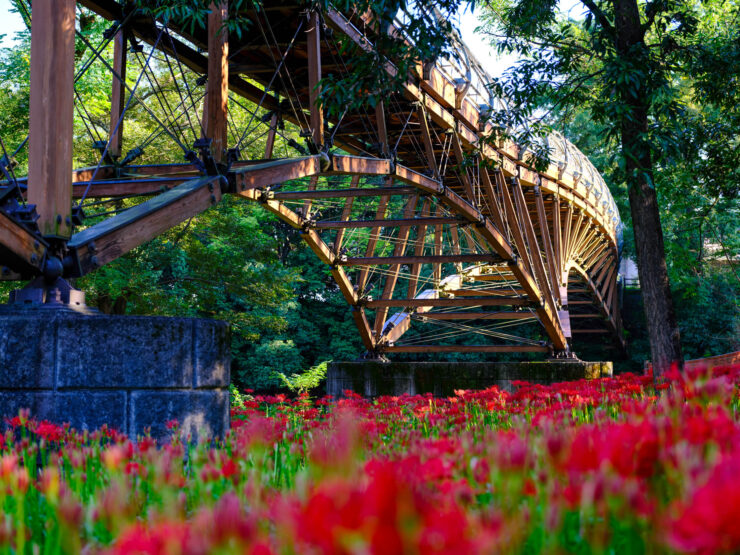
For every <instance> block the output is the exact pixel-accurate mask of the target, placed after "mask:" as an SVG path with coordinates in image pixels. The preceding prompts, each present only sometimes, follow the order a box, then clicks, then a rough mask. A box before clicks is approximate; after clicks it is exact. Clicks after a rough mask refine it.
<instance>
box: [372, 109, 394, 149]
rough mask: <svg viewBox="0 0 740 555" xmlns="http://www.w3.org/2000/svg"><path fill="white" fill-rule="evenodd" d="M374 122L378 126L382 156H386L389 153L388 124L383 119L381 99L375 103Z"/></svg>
mask: <svg viewBox="0 0 740 555" xmlns="http://www.w3.org/2000/svg"><path fill="white" fill-rule="evenodd" d="M375 122H376V124H377V126H378V137H380V152H381V154H382V155H383V157H384V158H388V157H389V156H390V155H391V150H390V146H389V145H388V126H387V124H386V120H385V102H383V101H382V100H380V101H379V102H378V103H377V104H376V105H375Z"/></svg>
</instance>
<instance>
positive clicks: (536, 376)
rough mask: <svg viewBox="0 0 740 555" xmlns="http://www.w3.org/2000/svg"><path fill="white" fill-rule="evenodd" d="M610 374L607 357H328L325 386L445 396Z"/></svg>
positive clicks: (373, 393)
mask: <svg viewBox="0 0 740 555" xmlns="http://www.w3.org/2000/svg"><path fill="white" fill-rule="evenodd" d="M611 375H612V363H611V362H584V361H560V360H556V361H536V362H379V361H378V362H376V361H358V362H334V363H332V364H331V365H330V366H329V369H328V371H327V382H326V392H327V394H329V395H333V396H335V397H341V396H342V395H343V392H344V391H345V390H351V391H354V392H355V393H359V394H360V395H364V396H366V397H377V396H380V395H403V394H409V395H415V394H417V393H432V394H434V395H436V396H443V397H447V396H451V395H454V394H455V390H456V389H484V388H486V387H490V386H492V385H496V386H498V387H499V388H501V389H506V390H509V391H510V390H511V388H512V385H511V383H512V381H515V380H519V381H527V382H531V383H540V384H551V383H555V382H565V381H571V380H579V379H584V378H585V379H593V378H600V377H606V376H611Z"/></svg>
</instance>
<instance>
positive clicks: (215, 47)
mask: <svg viewBox="0 0 740 555" xmlns="http://www.w3.org/2000/svg"><path fill="white" fill-rule="evenodd" d="M227 13H228V4H227V3H226V2H214V3H213V4H211V13H210V14H208V84H207V86H206V98H205V104H204V106H203V132H204V133H205V135H206V137H208V138H210V139H211V140H212V141H213V142H212V143H211V154H212V155H213V159H214V160H216V162H220V161H221V160H222V159H223V155H224V152H225V151H226V143H227V138H226V132H227V125H228V123H227V117H228V106H229V40H228V36H227V33H226V29H225V28H224V27H223V25H224V22H225V21H226V16H227Z"/></svg>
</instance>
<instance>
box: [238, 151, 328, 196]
mask: <svg viewBox="0 0 740 555" xmlns="http://www.w3.org/2000/svg"><path fill="white" fill-rule="evenodd" d="M320 171H321V162H320V160H319V157H318V156H306V157H305V158H288V159H285V160H273V161H271V162H264V163H261V164H255V165H253V166H247V167H246V168H241V169H239V170H236V171H235V172H234V177H235V178H236V188H237V191H238V192H239V194H241V193H242V192H244V191H246V190H248V189H256V188H260V187H266V186H268V185H274V184H275V183H282V182H283V181H290V180H291V179H298V178H300V177H310V176H313V175H316V174H318V173H319V172H320Z"/></svg>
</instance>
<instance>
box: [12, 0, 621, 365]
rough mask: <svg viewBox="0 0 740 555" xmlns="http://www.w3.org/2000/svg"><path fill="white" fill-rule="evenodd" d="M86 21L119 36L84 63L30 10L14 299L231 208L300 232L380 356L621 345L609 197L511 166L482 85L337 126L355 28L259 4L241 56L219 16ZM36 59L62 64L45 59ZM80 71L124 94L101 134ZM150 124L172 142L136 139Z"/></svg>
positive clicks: (418, 97)
mask: <svg viewBox="0 0 740 555" xmlns="http://www.w3.org/2000/svg"><path fill="white" fill-rule="evenodd" d="M59 4H60V5H62V4H64V5H65V6H67V7H69V6H71V9H72V11H73V10H74V4H75V3H74V2H70V0H63V1H61V2H59ZM79 5H80V6H81V7H84V9H86V10H90V11H91V12H93V13H95V14H97V16H99V17H102V18H105V19H107V20H109V21H111V22H115V23H113V25H112V27H111V28H110V30H109V32H107V33H106V34H105V36H104V37H97V41H98V43H96V42H95V40H96V39H95V38H85V40H84V42H85V43H86V45H87V48H86V50H85V53H84V55H83V56H82V57H81V58H80V57H79V56H78V59H77V60H76V62H75V57H74V49H70V48H65V45H67V46H68V44H69V42H70V40H71V39H70V36H71V37H72V39H73V38H74V25H72V26H71V27H70V26H69V25H67V26H66V27H65V26H64V25H62V22H61V18H62V15H63V14H64V13H65V11H64V8H60V10H59V11H56V12H52V11H45V8H44V6H43V5H42V3H41V2H38V3H36V4H35V5H34V9H33V18H32V21H33V28H34V33H33V34H32V43H33V48H35V49H36V50H32V61H31V64H32V69H31V83H32V84H31V87H32V90H31V128H30V140H29V158H30V165H29V167H30V168H31V169H30V171H29V175H28V177H27V178H26V177H20V176H16V175H15V174H14V173H13V172H12V167H11V165H10V164H5V169H4V171H5V173H6V179H5V181H4V182H0V185H2V186H3V191H4V192H3V194H2V195H0V199H2V200H0V203H2V204H0V206H1V207H0V250H2V253H0V254H2V260H3V266H4V267H3V273H2V275H3V279H26V278H32V277H36V276H40V275H44V276H45V277H46V280H47V282H51V281H53V279H56V278H57V277H58V274H62V275H63V277H78V276H82V275H84V274H86V273H88V272H91V271H94V270H95V269H96V268H99V267H100V266H102V265H104V264H107V263H109V262H111V261H113V260H115V259H116V258H117V257H119V256H121V255H122V254H125V253H126V252H128V251H130V250H131V249H133V248H135V247H137V246H139V245H141V244H142V243H143V242H145V241H147V240H149V239H151V238H153V237H155V236H156V235H157V234H159V233H162V232H163V231H165V230H166V229H168V228H170V227H172V226H174V225H176V224H178V223H180V222H182V221H184V220H186V219H188V218H190V217H192V216H194V215H197V214H198V213H200V212H202V211H204V210H206V209H207V208H209V207H210V206H212V205H214V204H216V203H218V202H219V201H220V200H221V199H222V198H223V196H224V195H227V194H230V195H236V196H239V197H241V198H243V199H245V200H251V201H254V202H259V203H261V204H262V205H263V206H264V207H265V208H266V209H267V210H269V211H270V212H272V213H274V214H275V215H276V216H278V217H279V218H281V219H282V220H283V221H285V222H287V223H288V224H290V225H291V226H293V227H294V228H296V229H298V230H300V233H301V236H302V237H303V239H304V240H305V241H306V242H307V244H308V245H309V246H310V247H311V249H312V250H313V251H314V252H315V253H316V255H317V256H318V257H319V258H320V259H321V260H322V261H323V262H325V263H326V264H327V265H328V266H329V267H330V269H331V273H332V276H333V277H334V279H335V281H336V283H337V287H338V288H339V289H340V290H341V292H342V294H343V295H344V297H345V299H346V300H347V302H348V303H349V304H350V305H351V306H352V308H353V315H354V319H355V322H356V324H357V328H358V331H359V333H360V336H361V338H362V341H363V344H364V345H365V347H366V349H367V350H368V352H370V353H373V354H382V353H434V352H454V353H465V352H542V353H548V352H549V353H554V354H567V353H569V352H570V350H571V344H572V339H573V338H574V337H575V339H576V341H578V340H579V339H580V337H581V336H584V337H591V336H593V335H596V334H603V335H604V336H606V337H610V338H611V340H613V341H615V342H616V343H617V344H618V345H622V339H621V331H620V330H621V323H620V318H619V310H618V290H617V265H618V247H617V229H616V226H617V222H618V220H617V218H618V215H617V216H616V217H615V214H614V212H615V211H614V207H613V202H612V201H611V197H608V191H606V190H605V187H604V186H603V180H600V177H598V174H597V173H596V172H595V170H593V167H592V166H590V164H589V163H588V161H587V160H586V159H585V157H583V156H582V155H580V153H578V152H577V150H575V148H574V147H573V146H572V145H570V144H569V143H567V142H564V141H561V143H557V144H555V152H554V162H553V164H552V165H551V166H550V168H549V169H548V170H547V171H545V172H540V173H538V172H536V171H534V170H533V169H532V168H531V167H529V166H528V165H527V163H526V161H525V160H526V158H527V157H526V153H524V152H521V151H520V149H519V148H517V147H516V145H512V144H497V145H493V144H490V143H489V142H484V141H483V140H482V139H484V138H485V137H487V136H489V135H490V134H491V132H492V128H491V126H490V125H489V124H487V123H486V122H485V121H484V120H483V118H482V116H481V113H483V112H485V111H490V110H491V109H495V108H496V107H495V106H493V101H492V100H491V99H490V98H489V97H488V96H487V93H484V92H483V91H482V90H481V87H480V86H477V87H476V83H475V82H474V81H475V79H474V78H473V77H474V76H473V74H472V73H471V71H470V67H468V71H467V73H465V72H463V73H464V75H463V77H464V78H462V79H461V78H460V77H459V75H458V74H457V73H456V71H458V70H456V69H455V67H454V64H452V63H451V62H450V63H448V64H445V62H439V63H438V64H437V65H435V66H433V67H428V66H427V67H422V66H421V65H420V67H419V71H418V73H417V74H415V75H410V76H409V79H408V82H407V83H406V85H405V87H404V88H403V90H402V91H399V92H398V93H396V94H393V95H390V96H389V97H387V98H383V99H378V101H377V103H376V105H375V107H374V108H371V107H369V106H365V107H363V108H362V109H357V110H354V111H352V110H349V109H347V110H345V111H344V112H343V113H341V114H339V115H337V116H332V115H331V114H328V113H324V110H323V108H322V107H321V102H320V100H321V99H320V95H319V87H318V84H319V82H320V80H321V78H322V76H325V75H327V74H328V73H333V74H343V73H348V72H351V71H352V68H351V67H350V66H351V60H350V58H349V57H348V54H347V52H346V50H345V49H342V46H341V45H342V44H346V43H348V42H349V43H350V44H355V45H356V47H357V48H362V49H365V50H367V49H372V47H373V46H372V45H373V41H374V38H375V37H376V34H375V31H374V29H375V28H376V26H375V25H373V24H372V21H371V20H368V19H363V17H361V16H360V15H358V14H342V13H339V12H338V11H335V10H333V9H327V10H326V11H321V12H319V11H308V12H306V11H305V7H302V6H298V5H291V4H290V3H277V2H269V1H265V2H264V7H263V9H261V10H260V11H259V12H251V13H250V12H244V13H243V14H242V16H243V17H247V18H249V19H251V20H252V21H253V24H254V28H253V29H252V31H250V32H249V33H244V34H242V36H241V37H236V36H233V35H234V34H233V33H232V36H230V37H228V39H227V38H226V37H225V34H224V32H223V29H222V22H223V19H222V18H223V16H224V14H225V13H226V12H225V10H214V11H213V13H212V14H211V15H210V16H209V24H208V29H207V30H206V29H204V30H199V29H195V30H194V31H193V32H186V31H185V30H183V29H180V28H178V27H177V26H176V25H171V24H170V25H169V26H165V25H164V24H162V22H158V21H155V20H153V19H152V18H151V17H150V16H146V15H142V14H141V12H127V11H125V9H124V7H122V6H121V5H120V4H118V3H117V2H114V1H112V0H84V1H82V2H79ZM37 6H38V7H37ZM51 29H55V30H57V31H59V32H54V33H51V32H50V30H51ZM60 29H61V31H60ZM390 32H393V29H392V28H391V30H390ZM70 34H71V35H70ZM78 35H79V32H78ZM80 36H82V35H80ZM79 40H81V39H80V38H79V36H78V41H79ZM65 41H66V42H65ZM72 42H73V41H72ZM43 50H48V51H50V52H55V55H54V56H49V59H46V60H43V61H41V60H40V59H39V57H38V56H36V57H34V56H33V53H34V52H37V51H43ZM65 52H66V54H65ZM72 65H75V75H76V80H77V82H82V80H84V76H85V74H86V72H87V71H89V68H91V67H95V68H98V69H101V70H103V71H107V72H109V73H110V74H111V88H112V89H111V90H112V93H111V108H110V114H109V117H108V118H107V121H109V122H110V124H109V125H108V126H105V125H101V124H100V123H96V121H94V120H95V118H93V117H91V116H90V114H89V113H87V109H86V107H85V105H84V102H83V101H82V99H81V98H80V95H79V93H78V92H76V90H75V89H74V88H73V86H72V83H71V80H69V79H68V81H70V82H65V81H63V80H61V78H60V77H59V76H60V74H64V73H65V69H69V68H70V67H71V66H72ZM86 65H87V67H86ZM378 71H385V72H388V73H389V74H393V72H394V71H395V67H394V66H393V64H392V63H388V64H387V65H386V67H385V68H378ZM68 73H69V72H68ZM132 75H134V78H133V79H132V77H131V76H132ZM34 76H36V78H34ZM158 76H159V78H160V79H159V80H158V79H157V77H158ZM163 76H166V77H167V78H168V81H167V83H160V81H161V80H162V79H163ZM67 77H68V76H67ZM479 78H480V76H479ZM55 79H56V80H55ZM479 80H480V79H479ZM60 87H61V88H60ZM173 90H176V91H177V94H176V95H175V94H174V93H173ZM59 91H61V92H59ZM50 98H52V100H51V101H50V100H49V99H50ZM75 98H77V99H78V100H75ZM173 98H174V101H173ZM132 100H133V101H135V102H132ZM44 102H46V103H48V102H52V104H53V105H54V110H51V111H50V110H49V109H48V106H46V105H44ZM42 106H44V107H42ZM72 110H75V113H74V116H73V113H72ZM65 111H66V112H69V114H68V116H69V117H68V118H66V119H65V118H64V117H57V116H59V114H62V115H63V114H64V113H65ZM51 114H55V116H54V117H55V118H56V120H58V121H56V120H55V121H53V122H50V121H49V120H51V119H53V118H52V115H51ZM147 119H148V120H149V121H151V122H153V124H154V126H155V127H157V128H158V130H159V133H158V135H156V136H154V137H153V138H152V136H148V137H144V138H142V137H140V136H136V133H131V136H129V135H128V134H126V133H124V130H126V129H129V128H134V127H136V122H140V121H142V120H147ZM75 121H77V124H78V125H79V123H80V122H82V123H84V124H85V127H89V126H96V125H97V126H98V127H99V129H98V130H97V131H98V132H99V133H102V135H103V136H104V138H105V140H104V141H103V142H102V144H100V143H98V144H97V145H96V146H97V148H98V149H99V150H100V153H99V156H97V157H94V156H93V155H92V153H94V152H95V151H94V150H93V149H89V150H87V151H86V152H85V153H82V154H81V153H77V152H75V156H76V158H77V159H82V160H85V159H90V161H91V163H92V165H91V166H90V167H83V168H79V169H71V161H72V153H71V149H66V150H65V149H64V148H62V147H61V146H59V143H60V137H67V140H68V141H69V142H70V144H71V142H72V138H73V133H74V127H73V126H74V122H75ZM52 129H53V130H54V133H53V135H52V134H50V130H52ZM62 142H63V141H62ZM78 142H79V141H78ZM142 143H143V144H144V145H146V146H144V147H143V148H141V145H142ZM558 145H559V146H558ZM124 147H125V148H124ZM138 148H141V151H139V150H137V149H138ZM558 148H560V150H558ZM173 151H174V152H180V151H181V153H182V154H183V155H184V157H185V160H186V161H185V162H182V161H181V160H180V161H178V160H177V158H178V157H177V156H173V155H172V154H171V153H172V152H173ZM38 152H44V153H46V157H45V158H44V160H45V161H46V162H45V164H42V165H41V166H42V167H40V168H39V167H37V166H35V165H34V163H35V160H36V159H35V158H34V155H35V154H34V153H38ZM124 152H126V153H127V154H124ZM247 152H249V153H252V156H251V157H249V158H247V156H246V155H245V153H247ZM255 152H259V154H258V155H256V156H255V155H254V153H255ZM36 156H38V155H36ZM558 157H559V158H558ZM144 161H151V162H155V161H156V162H165V163H146V164H145V163H144ZM134 162H138V163H134ZM166 162H171V163H166ZM8 170H9V171H8ZM70 175H71V179H70ZM65 199H66V200H65ZM69 199H74V204H75V206H77V207H80V208H82V209H85V210H87V211H88V212H90V211H91V210H90V207H92V206H95V207H96V210H95V211H98V209H97V207H99V206H101V205H102V206H105V204H106V203H111V205H114V203H118V205H120V203H121V202H122V201H123V199H125V203H127V205H126V210H122V211H121V210H112V211H111V212H113V213H114V215H112V217H107V215H106V216H101V217H98V218H88V219H84V218H82V215H83V212H81V211H79V210H77V211H73V210H71V208H70V206H69ZM27 203H33V205H35V213H36V214H37V215H38V216H39V217H38V219H36V216H34V211H33V210H32V209H31V207H30V205H29V204H27ZM131 204H135V205H134V206H130V205H131ZM118 205H117V206H118ZM59 268H61V269H59ZM43 300H45V299H42V300H41V301H40V302H43ZM576 345H577V343H576Z"/></svg>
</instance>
